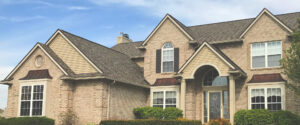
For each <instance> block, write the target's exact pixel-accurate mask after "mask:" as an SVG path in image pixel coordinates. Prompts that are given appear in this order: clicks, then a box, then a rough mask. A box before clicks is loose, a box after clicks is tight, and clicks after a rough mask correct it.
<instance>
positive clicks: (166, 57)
mask: <svg viewBox="0 0 300 125" xmlns="http://www.w3.org/2000/svg"><path fill="white" fill-rule="evenodd" d="M162 72H174V47H173V45H172V43H170V42H168V43H166V44H165V45H164V46H163V48H162Z"/></svg>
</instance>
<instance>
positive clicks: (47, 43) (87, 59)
mask: <svg viewBox="0 0 300 125" xmlns="http://www.w3.org/2000/svg"><path fill="white" fill-rule="evenodd" d="M58 33H59V34H60V35H62V36H63V38H64V39H65V40H67V41H68V43H69V44H70V45H71V46H72V47H73V48H74V49H75V50H76V51H77V52H78V53H79V54H80V55H81V56H82V57H83V58H84V59H85V60H86V61H88V62H89V63H90V64H91V65H92V66H93V67H94V68H95V69H96V70H97V71H98V72H99V73H103V72H102V71H101V70H100V69H99V68H98V67H97V66H96V65H95V64H94V63H93V62H92V61H91V60H90V59H89V58H87V57H86V56H85V55H84V54H83V53H82V52H81V51H80V50H79V49H78V48H77V47H76V46H75V45H74V44H73V43H72V42H71V41H70V40H69V39H68V38H67V37H66V36H65V35H64V34H63V33H62V32H61V31H60V30H57V31H56V32H55V33H54V35H52V37H51V38H50V39H49V40H48V41H47V42H46V45H47V46H48V45H49V44H50V43H51V42H52V40H53V39H54V38H55V37H56V36H57V34H58Z"/></svg>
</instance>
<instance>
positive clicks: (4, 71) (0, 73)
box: [0, 66, 14, 81]
mask: <svg viewBox="0 0 300 125" xmlns="http://www.w3.org/2000/svg"><path fill="white" fill-rule="evenodd" d="M13 68H14V67H10V66H8V67H3V66H2V67H0V81H1V80H3V79H4V78H5V77H6V76H7V75H8V74H9V73H10V72H11V71H12V69H13Z"/></svg>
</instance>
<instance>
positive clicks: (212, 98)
mask: <svg viewBox="0 0 300 125" xmlns="http://www.w3.org/2000/svg"><path fill="white" fill-rule="evenodd" d="M216 118H221V92H209V119H210V120H211V119H216Z"/></svg>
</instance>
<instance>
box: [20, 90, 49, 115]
mask: <svg viewBox="0 0 300 125" xmlns="http://www.w3.org/2000/svg"><path fill="white" fill-rule="evenodd" d="M20 96H21V101H20V116H42V115H43V102H44V85H24V86H21V95H20Z"/></svg>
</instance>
